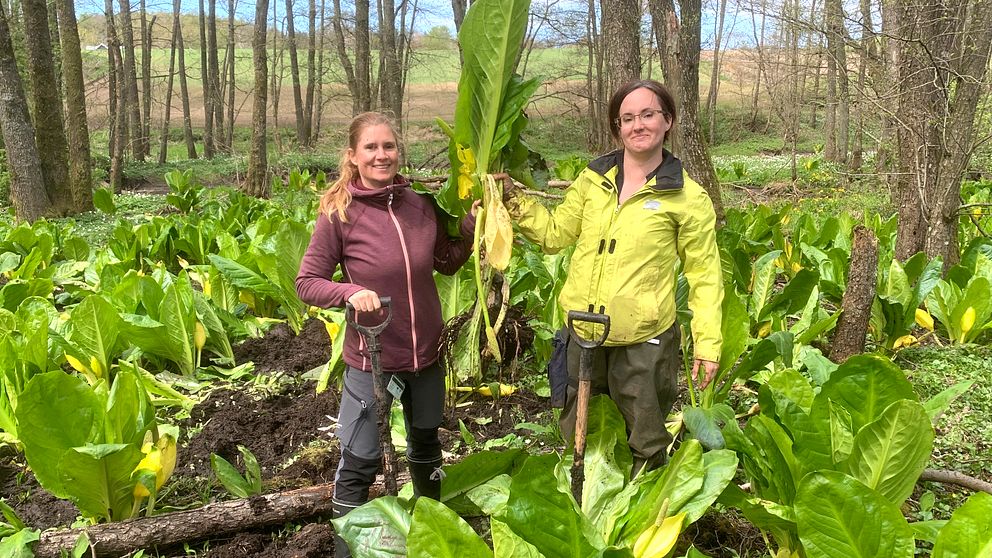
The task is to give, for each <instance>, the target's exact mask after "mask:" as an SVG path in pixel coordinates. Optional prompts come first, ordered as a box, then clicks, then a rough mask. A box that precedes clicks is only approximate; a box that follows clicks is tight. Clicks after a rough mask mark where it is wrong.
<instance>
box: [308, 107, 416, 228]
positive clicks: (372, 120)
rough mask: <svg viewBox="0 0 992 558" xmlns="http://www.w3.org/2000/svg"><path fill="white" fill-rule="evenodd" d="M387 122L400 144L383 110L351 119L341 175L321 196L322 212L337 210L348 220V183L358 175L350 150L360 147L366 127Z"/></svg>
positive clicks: (341, 216)
mask: <svg viewBox="0 0 992 558" xmlns="http://www.w3.org/2000/svg"><path fill="white" fill-rule="evenodd" d="M383 124H385V125H386V126H389V130H390V131H391V132H392V133H393V137H395V138H396V143H397V145H400V135H399V134H398V133H397V132H396V128H395V127H394V126H393V121H392V120H391V119H390V118H389V116H387V115H385V114H383V113H381V112H363V113H361V114H359V115H358V116H356V117H354V118H352V119H351V124H350V125H349V126H348V146H347V147H345V148H344V149H343V150H342V151H341V162H340V163H339V165H338V168H339V169H340V172H341V175H340V176H339V177H338V179H337V180H335V181H334V183H333V184H331V185H330V186H328V188H327V191H325V192H324V195H322V196H321V197H320V212H321V213H322V214H324V215H327V217H328V218H330V217H331V214H332V213H334V212H337V214H338V218H339V219H341V220H342V221H343V222H346V223H347V222H348V216H347V215H345V210H346V209H348V205H349V204H351V192H349V191H348V184H350V183H351V181H352V180H354V179H355V177H356V176H358V167H356V166H355V165H354V163H352V162H351V157H349V156H348V152H349V151H354V150H355V149H356V148H357V147H358V139H359V137H360V136H361V135H362V132H364V131H365V129H366V128H371V127H372V126H380V125H383Z"/></svg>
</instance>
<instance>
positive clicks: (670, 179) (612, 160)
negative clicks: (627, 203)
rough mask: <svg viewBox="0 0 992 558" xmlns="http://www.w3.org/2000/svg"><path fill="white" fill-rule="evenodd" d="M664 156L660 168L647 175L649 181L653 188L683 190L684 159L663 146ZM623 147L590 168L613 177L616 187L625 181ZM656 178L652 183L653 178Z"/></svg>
mask: <svg viewBox="0 0 992 558" xmlns="http://www.w3.org/2000/svg"><path fill="white" fill-rule="evenodd" d="M662 153H663V154H664V158H663V159H662V160H661V164H660V165H658V168H656V169H654V170H653V171H651V172H650V173H649V174H648V176H647V181H648V183H649V185H650V186H651V188H654V189H655V190H658V191H659V192H663V191H670V190H681V189H682V187H683V186H684V185H685V177H684V175H683V173H682V161H681V160H679V158H678V157H676V156H675V155H672V152H671V151H669V150H667V149H664V148H662ZM622 163H623V149H617V150H616V151H613V152H611V153H607V154H606V155H603V156H602V157H599V158H598V159H594V160H593V161H592V162H590V163H589V169H590V170H592V171H594V172H596V173H597V174H599V175H600V176H602V177H604V178H612V181H613V183H612V184H611V185H610V187H615V186H616V185H617V184H620V183H622V182H623V164H622ZM652 178H653V179H654V182H653V183H652V181H651V179H652Z"/></svg>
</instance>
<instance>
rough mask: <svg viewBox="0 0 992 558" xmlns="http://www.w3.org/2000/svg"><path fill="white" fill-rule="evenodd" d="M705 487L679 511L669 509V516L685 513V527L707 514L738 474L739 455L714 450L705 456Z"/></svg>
mask: <svg viewBox="0 0 992 558" xmlns="http://www.w3.org/2000/svg"><path fill="white" fill-rule="evenodd" d="M703 469H704V471H705V474H706V476H705V477H703V487H702V488H701V489H700V490H699V492H696V493H695V494H693V496H692V498H691V499H690V500H689V501H688V502H686V503H685V504H684V505H682V506H681V507H679V508H678V509H674V508H669V510H668V515H670V516H671V515H673V514H676V513H682V512H685V514H686V516H685V525H689V524H691V523H693V522H695V521H696V520H698V519H699V518H700V517H702V516H703V514H704V513H706V510H708V509H709V508H710V506H712V505H713V502H715V501H716V499H717V498H719V497H720V494H722V493H723V491H724V490H725V489H726V488H727V485H729V484H730V481H732V480H733V479H734V475H735V474H737V454H736V453H735V452H733V451H731V450H713V451H708V452H706V453H704V454H703Z"/></svg>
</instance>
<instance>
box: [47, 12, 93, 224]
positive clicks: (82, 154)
mask: <svg viewBox="0 0 992 558" xmlns="http://www.w3.org/2000/svg"><path fill="white" fill-rule="evenodd" d="M55 6H56V10H57V11H58V15H59V37H60V38H61V40H62V74H63V79H64V81H65V86H66V87H65V92H66V94H65V106H66V131H67V132H68V136H69V138H68V139H69V182H70V187H71V189H72V200H73V204H72V205H73V207H72V211H73V213H82V212H84V211H89V210H91V209H93V176H92V171H91V169H92V167H93V163H92V158H91V157H90V131H89V124H88V123H87V121H86V88H85V85H84V81H83V58H82V54H81V49H80V44H79V27H78V26H77V23H76V10H75V7H74V6H73V3H72V0H56V2H55Z"/></svg>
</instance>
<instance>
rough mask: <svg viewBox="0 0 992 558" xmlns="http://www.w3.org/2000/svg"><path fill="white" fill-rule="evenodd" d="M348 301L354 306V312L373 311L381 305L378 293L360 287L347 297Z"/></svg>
mask: <svg viewBox="0 0 992 558" xmlns="http://www.w3.org/2000/svg"><path fill="white" fill-rule="evenodd" d="M348 303H349V304H351V305H352V306H353V307H354V308H355V312H374V311H376V310H378V309H379V308H381V307H382V304H380V303H379V295H378V294H377V293H376V292H375V291H370V290H368V289H362V290H360V291H358V292H357V293H355V294H353V295H351V296H350V297H348Z"/></svg>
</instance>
